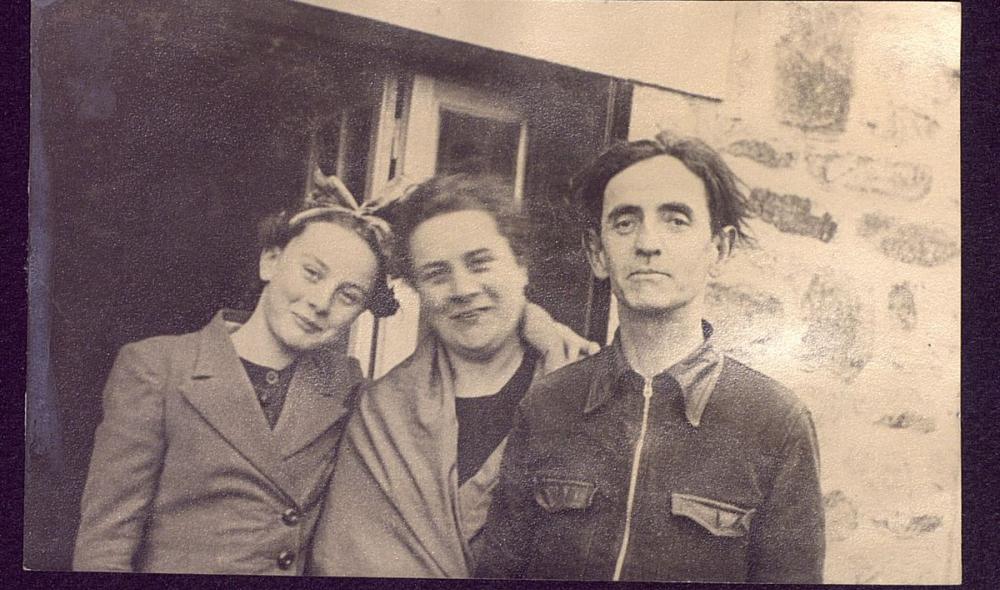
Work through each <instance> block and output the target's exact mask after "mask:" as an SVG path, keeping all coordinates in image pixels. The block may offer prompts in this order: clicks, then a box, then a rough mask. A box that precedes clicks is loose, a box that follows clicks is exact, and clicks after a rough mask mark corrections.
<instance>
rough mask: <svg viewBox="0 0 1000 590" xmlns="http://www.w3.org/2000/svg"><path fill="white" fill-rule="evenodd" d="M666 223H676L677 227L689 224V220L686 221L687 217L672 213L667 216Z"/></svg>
mask: <svg viewBox="0 0 1000 590" xmlns="http://www.w3.org/2000/svg"><path fill="white" fill-rule="evenodd" d="M667 223H669V224H670V225H676V226H678V227H684V226H688V225H691V222H690V221H688V219H687V217H683V216H681V215H673V216H671V217H669V218H667Z"/></svg>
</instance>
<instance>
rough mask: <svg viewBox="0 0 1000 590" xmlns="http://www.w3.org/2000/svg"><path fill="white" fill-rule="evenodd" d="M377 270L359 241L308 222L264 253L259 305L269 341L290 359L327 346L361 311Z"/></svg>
mask: <svg viewBox="0 0 1000 590" xmlns="http://www.w3.org/2000/svg"><path fill="white" fill-rule="evenodd" d="M377 267H378V261H377V259H376V258H375V253H374V252H372V250H371V248H370V247H369V246H368V244H367V243H365V241H364V240H363V239H362V238H361V237H360V236H358V235H357V234H355V233H354V232H353V231H351V230H349V229H347V228H344V227H342V226H340V225H337V224H335V223H331V222H325V221H318V222H313V223H310V224H309V225H308V226H306V228H305V229H304V230H303V231H302V233H301V234H299V235H298V236H296V237H294V238H292V239H291V240H290V241H289V242H288V244H286V245H285V247H284V248H281V249H279V248H273V249H271V250H267V251H265V252H264V253H263V254H261V257H260V278H261V280H263V281H266V282H267V285H266V286H265V287H264V291H263V293H262V294H261V304H262V305H263V307H264V318H265V320H266V322H267V326H268V329H269V331H270V333H271V335H272V337H273V338H274V339H275V341H276V342H277V343H278V344H279V346H281V348H282V349H284V350H286V351H288V352H291V353H293V354H294V353H301V352H305V351H309V350H314V349H316V348H318V347H320V346H323V345H324V344H327V343H329V342H331V341H332V340H334V339H335V338H337V336H339V335H341V334H343V331H344V330H346V329H347V328H349V327H350V325H351V323H352V322H353V321H354V320H355V318H357V317H358V315H359V314H360V313H361V312H362V311H364V309H365V303H366V301H367V298H368V293H369V292H370V291H371V289H372V287H373V285H374V281H375V276H376V272H377Z"/></svg>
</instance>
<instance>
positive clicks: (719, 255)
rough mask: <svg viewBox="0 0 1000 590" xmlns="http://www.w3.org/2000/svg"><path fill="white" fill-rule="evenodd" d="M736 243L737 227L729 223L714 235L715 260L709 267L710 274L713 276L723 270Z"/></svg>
mask: <svg viewBox="0 0 1000 590" xmlns="http://www.w3.org/2000/svg"><path fill="white" fill-rule="evenodd" d="M735 243H736V228H735V227H733V226H731V225H727V226H726V227H724V228H722V229H721V230H719V231H718V233H716V234H715V235H714V236H712V244H713V245H714V246H715V256H716V258H715V261H714V262H713V264H712V266H711V268H710V269H709V274H710V275H711V276H713V277H716V276H718V275H719V273H720V272H722V265H723V264H725V262H726V261H727V260H728V259H729V256H730V255H731V254H732V253H733V244H735Z"/></svg>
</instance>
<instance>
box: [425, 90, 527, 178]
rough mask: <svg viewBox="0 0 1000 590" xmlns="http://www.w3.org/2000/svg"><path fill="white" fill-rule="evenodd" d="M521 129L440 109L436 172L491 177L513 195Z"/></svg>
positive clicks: (514, 124) (513, 124)
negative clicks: (506, 186)
mask: <svg viewBox="0 0 1000 590" xmlns="http://www.w3.org/2000/svg"><path fill="white" fill-rule="evenodd" d="M520 135H521V125H520V124H519V123H511V122H506V121H498V120H496V119H490V118H488V117H477V116H475V115H468V114H465V113H458V112H455V111H449V110H447V109H441V127H440V135H439V139H438V156H437V172H438V174H455V173H459V172H468V173H474V174H491V175H496V176H499V177H500V178H501V179H503V180H506V181H507V182H508V183H509V184H510V186H511V195H513V194H514V180H515V175H516V172H517V148H518V143H519V140H520Z"/></svg>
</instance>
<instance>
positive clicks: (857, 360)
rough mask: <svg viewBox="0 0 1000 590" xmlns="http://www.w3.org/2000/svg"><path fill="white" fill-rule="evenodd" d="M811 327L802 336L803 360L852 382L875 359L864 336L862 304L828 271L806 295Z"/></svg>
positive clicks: (810, 286) (813, 283)
mask: <svg viewBox="0 0 1000 590" xmlns="http://www.w3.org/2000/svg"><path fill="white" fill-rule="evenodd" d="M802 307H803V308H804V309H805V312H806V321H807V322H808V326H807V328H806V333H805V334H804V335H803V336H802V347H803V349H802V352H801V353H800V356H801V357H802V358H803V360H806V361H811V362H816V363H819V364H820V365H825V366H827V367H828V368H829V369H831V371H832V372H833V373H834V374H835V375H837V376H838V377H840V378H841V379H842V380H843V381H844V382H845V383H850V382H852V381H853V380H854V378H855V377H857V375H858V374H859V373H860V372H861V371H862V370H863V369H864V368H865V366H866V365H867V364H868V361H869V360H870V359H871V356H872V353H871V350H870V348H871V345H870V342H868V341H867V339H866V338H865V337H864V334H863V333H862V332H863V321H862V307H861V304H860V303H857V302H856V301H855V300H854V299H853V298H852V297H850V295H849V294H848V293H847V292H846V291H845V290H844V288H843V287H841V286H840V285H837V284H836V283H835V282H834V281H832V280H831V279H830V278H829V277H828V276H827V275H826V274H823V273H821V274H816V275H814V276H813V278H812V281H811V282H810V284H809V287H808V288H807V289H806V292H805V294H804V295H803V297H802Z"/></svg>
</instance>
